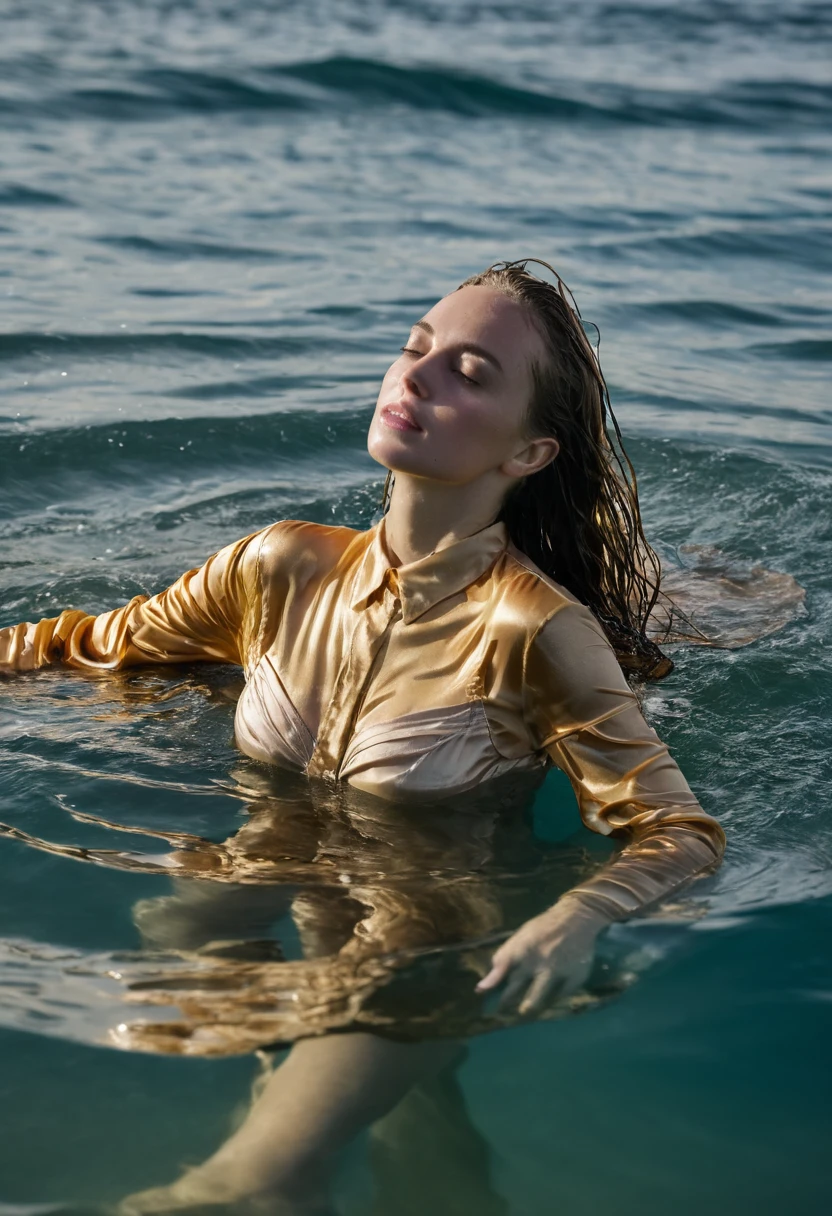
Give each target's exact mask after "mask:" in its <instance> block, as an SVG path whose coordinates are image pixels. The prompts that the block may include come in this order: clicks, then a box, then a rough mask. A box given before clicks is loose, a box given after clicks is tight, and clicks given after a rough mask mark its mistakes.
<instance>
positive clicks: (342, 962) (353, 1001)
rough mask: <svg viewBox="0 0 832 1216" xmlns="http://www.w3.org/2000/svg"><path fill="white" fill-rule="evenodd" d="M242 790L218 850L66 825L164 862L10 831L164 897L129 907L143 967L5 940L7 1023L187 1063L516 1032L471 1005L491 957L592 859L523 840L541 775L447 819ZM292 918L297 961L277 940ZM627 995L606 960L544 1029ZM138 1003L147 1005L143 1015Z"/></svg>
mask: <svg viewBox="0 0 832 1216" xmlns="http://www.w3.org/2000/svg"><path fill="white" fill-rule="evenodd" d="M240 775H241V777H242V778H243V781H244V782H245V784H243V783H242V782H240V783H239V784H238V787H237V794H238V796H239V797H240V798H241V799H242V800H244V802H245V805H246V809H247V818H246V820H245V822H244V824H243V826H242V827H241V828H239V830H238V831H236V832H235V833H234V834H233V835H231V836H229V837H228V838H227V839H226V840H224V841H222V842H214V841H211V840H208V839H205V838H204V837H201V836H196V835H193V834H188V833H184V832H178V831H172V830H170V831H169V830H159V829H153V828H145V827H136V826H132V827H131V826H128V825H122V824H117V823H114V822H112V821H109V820H106V819H104V818H102V817H101V816H98V815H92V814H89V813H85V812H79V811H76V810H70V811H69V814H70V815H71V816H72V817H73V818H74V819H75V820H76V821H77V822H79V823H83V824H93V825H95V826H97V827H100V828H105V829H107V830H108V831H118V832H127V833H131V834H132V835H134V836H145V837H150V838H152V839H154V840H155V841H158V842H164V843H165V844H167V845H170V846H172V848H170V849H169V850H166V851H161V850H159V849H156V850H154V851H152V852H151V851H140V850H137V849H119V848H109V849H105V848H90V847H81V846H77V845H62V844H56V843H54V842H51V841H47V840H44V839H43V838H40V837H35V836H33V835H31V834H29V833H26V832H24V831H22V830H21V829H18V828H13V827H8V826H6V827H4V829H3V830H4V832H5V834H6V835H8V836H9V837H11V838H13V839H15V840H18V841H21V842H22V843H24V844H26V845H29V846H31V847H33V848H36V849H39V850H44V851H46V852H49V853H54V854H57V855H59V856H62V857H67V858H71V859H75V860H79V861H83V862H87V863H91V864H95V865H101V866H107V867H109V868H112V869H116V870H125V871H138V872H143V873H151V874H164V875H169V876H170V877H171V878H172V885H173V890H172V893H170V894H166V895H161V896H156V897H154V898H151V899H144V900H139V901H138V902H137V903H136V904H135V905H134V908H133V917H134V921H135V925H136V928H137V930H138V932H139V934H140V937H141V940H142V947H143V948H142V950H140V951H135V952H132V953H126V952H125V953H123V954H121V955H119V956H118V957H107V956H102V955H98V956H95V957H92V956H90V957H86V958H84V957H80V956H79V957H75V958H72V957H70V958H67V957H66V954H64V953H62V952H57V953H56V952H54V951H51V950H49V949H46V950H44V949H42V948H38V947H37V946H36V945H34V944H33V943H28V944H26V943H23V942H20V941H18V942H7V943H6V944H5V951H4V953H5V959H4V962H5V968H6V969H8V968H10V967H11V968H12V969H13V970H14V971H15V973H16V974H17V976H18V978H19V977H20V975H21V973H22V972H23V970H24V966H25V968H26V969H27V971H28V982H27V983H26V984H25V985H24V992H23V993H22V994H21V992H20V990H19V988H13V989H12V996H11V998H6V999H4V1000H2V1001H0V1021H5V1022H6V1024H9V1023H11V1024H15V1025H22V1024H26V1023H27V1020H31V1018H32V1017H34V1016H35V1010H36V1009H37V1016H39V1017H41V1018H43V1017H48V1018H50V1019H51V1021H52V1027H51V1030H52V1033H68V1032H71V1033H72V1034H73V1036H76V1035H78V1036H80V1037H92V1038H93V1040H94V1041H95V1040H97V1041H102V1038H103V1040H104V1041H108V1042H110V1043H112V1044H114V1045H116V1046H119V1047H125V1048H129V1049H140V1050H146V1051H163V1052H181V1053H185V1054H190V1055H224V1054H232V1053H236V1052H245V1051H251V1050H255V1049H257V1048H260V1047H266V1046H270V1045H274V1044H280V1043H289V1042H293V1041H295V1040H296V1039H298V1038H301V1037H307V1036H317V1035H321V1034H325V1033H327V1032H329V1031H336V1030H337V1031H343V1030H348V1029H356V1028H365V1029H373V1030H374V1031H376V1032H378V1033H382V1034H388V1035H390V1036H392V1037H394V1038H400V1039H406V1040H413V1039H415V1038H418V1037H420V1036H445V1037H447V1036H454V1035H460V1034H476V1033H481V1032H483V1031H486V1030H491V1029H495V1028H497V1027H499V1026H504V1025H509V1024H511V1023H512V1022H514V1021H517V1020H518V1015H517V1014H516V1013H513V1012H511V1011H501V1010H499V1009H492V1010H487V1009H486V1007H485V1000H484V998H483V997H480V996H477V995H476V994H475V992H474V985H475V984H476V981H477V979H478V978H481V977H482V975H483V974H485V972H486V971H487V969H488V965H487V964H488V959H489V957H490V954H491V953H492V952H493V950H494V948H495V946H496V944H498V943H499V942H500V941H502V940H504V939H505V938H506V937H507V936H508V935H509V934H510V933H511V932H513V930H514V929H516V928H518V927H519V926H520V925H521V924H522V923H523V922H524V921H526V920H528V919H529V918H531V917H532V916H535V915H537V914H538V913H539V912H541V911H543V910H544V909H545V908H547V907H549V906H551V905H552V904H553V903H554V902H555V901H556V900H557V898H558V897H559V895H560V894H562V893H563V891H565V890H567V889H569V888H570V887H572V886H574V885H576V884H577V883H578V882H580V881H582V880H583V879H585V878H586V877H587V876H588V875H589V874H590V873H592V872H593V871H594V870H595V869H597V868H598V866H599V865H601V864H603V860H604V859H603V858H599V857H597V856H594V857H593V856H592V855H590V854H589V853H588V852H587V850H586V848H584V847H582V846H575V845H573V846H567V845H564V844H557V845H555V844H550V843H547V842H545V841H541V840H538V839H536V838H535V836H534V834H533V831H532V825H531V816H530V810H531V805H532V801H533V798H534V795H535V793H536V789H537V786H538V785H539V783H540V777H539V776H538V775H537V774H524V775H521V776H519V777H518V776H517V775H510V776H509V777H507V778H503V779H501V780H499V781H494V782H491V783H489V784H488V785H487V786H485V787H480V789H479V790H475V791H471V792H470V793H468V794H465V795H463V796H460V797H456V798H455V799H454V801H453V805H449V804H448V803H445V802H441V801H439V802H436V803H434V804H429V803H425V804H421V805H419V806H402V805H394V804H389V803H386V802H384V801H382V800H381V799H378V798H375V797H373V796H372V795H369V794H365V793H362V792H361V791H358V790H354V789H352V788H351V787H348V786H345V785H338V786H330V785H327V784H325V783H323V782H320V781H307V780H306V779H305V778H301V777H297V776H295V775H293V774H288V773H278V774H277V775H275V776H271V775H270V774H268V772H267V771H266V770H263V771H262V772H260V773H258V772H254V771H252V770H251V769H249V768H245V769H243V770H242V771H241V774H240ZM287 917H288V918H290V921H291V925H292V928H293V931H294V934H296V937H297V951H296V953H297V954H298V955H299V957H295V958H292V957H287V954H289V953H291V947H289V948H287V947H286V946H285V945H284V944H282V943H281V942H280V941H279V940H278V938H277V937H276V936H275V934H274V928H275V926H276V925H278V923H279V922H281V921H282V920H284V919H285V918H287ZM619 971H621V968H619ZM63 974H66V975H67V976H70V975H71V976H72V977H73V980H72V982H73V985H74V993H75V996H74V1000H73V1001H72V1002H71V1003H69V1006H68V1007H67V1008H65V1009H64V1011H63V1013H62V1012H61V1004H62V1003H63V1002H62V1001H61V998H60V996H57V999H56V998H55V995H54V994H58V993H60V991H61V976H62V975H63ZM98 979H105V980H110V981H112V980H117V981H118V982H119V984H120V985H121V986H122V988H123V995H122V997H121V1000H122V1001H123V1002H124V1004H123V1005H121V1004H120V1003H119V999H118V994H117V992H116V991H114V990H113V987H112V985H111V984H108V985H107V990H108V993H109V998H108V999H109V1004H110V1008H111V1011H112V1013H111V1017H112V1022H111V1024H110V1025H109V1026H108V1027H107V1028H106V1033H105V1034H104V1035H102V1033H101V1032H102V1026H101V1018H100V1016H98V1017H96V1018H94V1019H92V1021H91V1022H90V1020H89V1018H87V1017H86V1016H84V1015H80V1016H79V1012H80V1011H79V1001H80V1002H81V1004H83V997H82V996H81V993H82V992H83V991H84V985H85V984H86V985H87V988H88V990H89V994H90V997H89V1002H90V1004H91V1005H99V1007H100V1001H101V991H102V990H101V987H100V985H98V984H97V983H96V981H97V980H98ZM79 981H80V982H79ZM625 982H626V980H625V973H623V974H618V975H615V974H611V973H610V964H609V962H606V963H604V962H602V963H601V964H599V969H598V971H597V972H596V974H595V976H594V977H593V982H592V983H591V985H590V990H589V991H586V992H583V993H581V994H578V995H576V996H574V997H571V998H569V1000H568V1001H565V1002H561V1003H560V1004H554V1005H553V1006H552V1007H551V1008H550V1009H549V1010H548V1014H549V1016H563V1014H564V1013H565V1012H569V1011H572V1010H579V1009H582V1008H586V1007H588V1006H590V1005H592V1004H595V1003H597V1002H598V1000H600V999H603V997H604V996H606V995H609V994H610V993H611V992H613V991H615V990H617V989H620V988H621V986H622V985H623V984H624V983H625ZM50 990H51V992H52V994H53V996H52V997H51V998H50V995H49V993H50ZM105 1004H106V1002H105ZM148 1006H150V1007H156V1011H155V1015H154V1016H152V1017H150V1018H148V1016H147V1014H146V1012H145V1009H144V1008H142V1007H148ZM47 1009H48V1010H49V1012H48V1013H47V1012H46V1010H47ZM160 1010H164V1012H165V1018H164V1020H161V1019H160V1015H159V1011H160ZM151 1012H152V1011H151ZM91 1027H94V1032H93V1033H92V1035H90V1028H91Z"/></svg>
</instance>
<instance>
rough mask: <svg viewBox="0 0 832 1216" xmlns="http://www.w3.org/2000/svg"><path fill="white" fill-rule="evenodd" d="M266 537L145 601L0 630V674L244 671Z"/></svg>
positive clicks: (257, 536) (219, 556)
mask: <svg viewBox="0 0 832 1216" xmlns="http://www.w3.org/2000/svg"><path fill="white" fill-rule="evenodd" d="M268 531H269V529H265V530H264V531H263V532H257V533H253V534H252V535H250V536H246V537H244V538H243V539H242V540H239V541H236V542H235V543H234V544H231V545H228V546H226V547H225V548H224V549H221V550H220V551H219V552H218V553H215V554H214V555H213V556H212V557H210V558H209V559H208V560H207V561H206V562H205V564H204V565H203V566H200V567H199V568H198V569H194V570H189V571H188V572H187V573H186V574H183V575H182V577H181V578H179V579H177V581H176V582H175V583H173V584H172V586H170V587H168V588H167V590H166V591H162V592H160V593H159V594H158V595H154V596H152V597H151V598H149V599H148V597H147V596H144V595H137V596H136V597H135V598H134V599H132V600H131V601H130V603H129V604H125V605H124V607H122V608H117V609H115V610H114V611H112V612H104V613H102V614H101V615H100V616H90V615H88V614H87V613H84V612H81V611H78V610H75V609H69V610H67V611H65V612H62V613H61V615H60V616H58V617H53V618H49V619H47V620H42V621H38V622H37V623H36V624H28V623H25V624H21V625H11V626H9V627H7V628H5V629H0V673H6V674H8V673H10V672H20V671H32V670H35V669H36V668H40V667H46V666H49V665H50V664H58V663H64V664H66V665H67V666H70V667H76V668H81V669H82V670H87V671H90V670H107V671H116V670H119V669H120V668H124V667H135V666H138V665H139V664H143V663H187V662H194V661H197V660H213V661H215V662H224V663H240V664H245V659H246V650H247V647H248V644H249V641H250V639H251V637H252V635H253V633H254V631H255V630H256V627H257V624H256V623H257V619H258V614H259V600H260V594H259V555H260V549H261V544H262V540H263V537H264V536H265V534H266V533H267V532H268Z"/></svg>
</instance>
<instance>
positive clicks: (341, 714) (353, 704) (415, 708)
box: [236, 592, 543, 798]
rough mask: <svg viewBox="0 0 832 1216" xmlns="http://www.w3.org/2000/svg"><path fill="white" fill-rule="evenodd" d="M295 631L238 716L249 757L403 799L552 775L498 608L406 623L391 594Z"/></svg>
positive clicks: (514, 638) (285, 632)
mask: <svg viewBox="0 0 832 1216" xmlns="http://www.w3.org/2000/svg"><path fill="white" fill-rule="evenodd" d="M322 607H323V608H324V609H325V608H326V605H323V606H322ZM285 624H286V626H287V627H284V628H283V629H281V631H280V635H279V636H278V637H277V638H276V639H275V640H274V641H273V643H272V644H271V645H270V646H269V647H268V648H267V649H266V651H265V652H264V653H263V655H262V656H261V657H260V659H259V661H258V662H257V663H256V665H255V666H254V667H253V669H252V670H251V671H250V672H249V673H247V676H248V678H247V684H246V688H245V690H244V692H243V694H242V696H241V698H240V702H239V704H238V707H237V716H236V735H237V740H238V743H239V745H240V746H241V748H242V749H243V750H244V751H245V752H246V753H247V754H249V755H251V756H254V757H255V758H257V759H260V760H265V761H267V762H271V763H276V764H281V765H285V766H288V767H291V768H294V769H298V770H301V771H304V772H306V773H308V774H309V775H310V776H318V777H330V778H339V779H342V780H346V781H349V782H350V783H351V784H353V785H356V786H358V787H359V788H362V789H366V790H369V791H371V792H373V793H378V794H381V795H382V796H385V797H394V798H402V797H407V796H408V795H410V794H413V795H420V796H422V795H424V794H426V793H430V794H440V795H444V794H450V793H453V792H455V791H458V790H462V789H470V788H472V786H474V785H477V784H479V783H480V782H482V781H486V780H489V779H491V778H493V777H496V776H500V775H502V774H503V773H505V772H507V771H510V770H512V769H515V768H518V767H520V768H524V767H525V768H529V767H538V766H540V765H541V764H542V763H543V760H542V759H541V758H540V757H539V756H538V755H537V754H536V753H535V750H534V747H533V744H532V742H531V740H530V739H529V736H528V732H527V730H526V726H525V723H524V721H523V689H522V667H523V644H522V638H521V637H520V635H519V633H518V631H517V630H516V629H512V627H511V622H510V621H506V620H501V619H500V618H499V616H498V615H497V616H495V613H494V612H493V611H489V606H487V605H486V606H484V605H483V604H481V603H477V602H473V603H472V602H471V600H469V599H468V598H466V597H461V598H460V599H459V600H458V601H457V602H453V603H446V604H444V605H442V606H441V608H439V609H435V610H433V611H432V612H430V613H427V614H425V616H424V617H423V618H421V619H419V620H417V621H413V622H410V623H407V622H405V621H404V620H403V618H402V610H401V604H400V603H399V601H398V599H397V598H396V597H395V596H394V595H392V594H390V593H389V592H387V593H385V594H384V595H383V596H379V598H378V600H377V601H376V602H374V603H372V604H370V605H368V606H367V607H365V608H363V609H362V610H361V611H360V612H355V611H349V610H348V611H344V610H343V608H341V607H340V606H339V607H338V609H337V610H335V607H334V606H333V610H332V611H328V612H327V611H320V610H319V611H318V612H316V613H315V614H314V616H313V617H311V618H310V617H309V616H308V615H307V616H306V617H304V619H303V620H300V621H298V622H297V625H296V627H295V628H294V629H293V628H292V627H291V626H292V622H286V623H285Z"/></svg>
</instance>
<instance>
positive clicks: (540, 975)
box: [476, 895, 609, 1013]
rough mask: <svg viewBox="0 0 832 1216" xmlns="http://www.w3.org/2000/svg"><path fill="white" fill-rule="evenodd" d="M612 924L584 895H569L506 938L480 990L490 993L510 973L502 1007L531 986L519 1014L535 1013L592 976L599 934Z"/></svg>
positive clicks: (482, 981)
mask: <svg viewBox="0 0 832 1216" xmlns="http://www.w3.org/2000/svg"><path fill="white" fill-rule="evenodd" d="M608 923H609V922H608V921H607V920H605V919H604V917H603V916H602V915H601V914H600V913H598V912H594V911H593V910H592V909H591V908H588V907H587V906H586V904H583V903H581V902H580V900H578V899H574V898H573V899H570V898H569V896H568V895H566V896H564V897H563V898H562V899H560V900H559V901H558V902H557V903H556V904H555V905H554V907H552V908H549V909H548V910H547V911H546V912H543V913H542V914H541V915H540V916H536V917H535V918H534V919H533V920H527V921H526V923H525V924H524V925H521V926H520V928H519V929H518V930H517V932H516V933H514V934H512V936H511V937H510V938H509V939H508V941H506V942H503V944H502V946H500V948H499V950H497V951H495V953H494V955H493V956H492V959H491V964H492V966H491V970H490V971H489V973H488V975H486V976H485V978H484V979H481V980H480V982H479V983H478V984H477V989H476V990H477V992H488V991H489V990H490V989H492V988H496V987H497V986H498V985H499V984H501V983H502V982H503V980H504V979H506V977H508V983H507V985H506V990H505V992H504V993H503V996H502V999H501V1001H500V1005H499V1008H500V1011H501V1012H503V1011H505V1010H506V1009H508V1008H509V1007H510V1006H511V1005H512V1004H513V1002H514V1000H515V998H517V997H518V996H519V995H520V993H521V992H523V990H524V989H525V990H526V994H525V996H524V997H523V998H522V1000H521V1001H520V1004H519V1006H518V1012H519V1013H533V1012H534V1011H535V1010H537V1009H539V1008H540V1006H541V1005H542V1004H543V1002H544V1000H545V999H546V997H548V996H550V995H551V994H552V993H553V992H554V991H555V990H557V992H558V995H559V996H568V995H569V994H570V993H572V992H575V990H576V989H578V988H580V986H581V984H583V983H584V981H585V980H586V977H587V976H588V975H589V972H590V969H591V967H592V959H593V955H594V953H595V939H596V938H597V936H598V934H599V933H600V932H601V930H602V929H603V928H605V927H606V925H607V924H608Z"/></svg>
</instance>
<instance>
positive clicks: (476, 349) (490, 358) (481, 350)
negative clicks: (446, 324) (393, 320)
mask: <svg viewBox="0 0 832 1216" xmlns="http://www.w3.org/2000/svg"><path fill="white" fill-rule="evenodd" d="M411 329H423V330H424V331H425V333H426V334H430V336H431V337H432V338H433V337H435V336H436V330H435V329H434V328H433V326H432V325H431V323H430V321H416V322H415V323H414V324H413V325H412V326H411ZM462 350H463V351H464V352H465V353H467V354H470V355H479V357H480V358H481V359H485V360H486V362H488V363H493V364H494V366H495V367H496V368H497V371H500V372H501V371H502V370H503V365H502V363H500V360H499V359H498V358H497V356H496V355H492V354H491V352H490V351H487V350H486V349H485V347H484V346H477V344H476V342H463V343H462Z"/></svg>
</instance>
